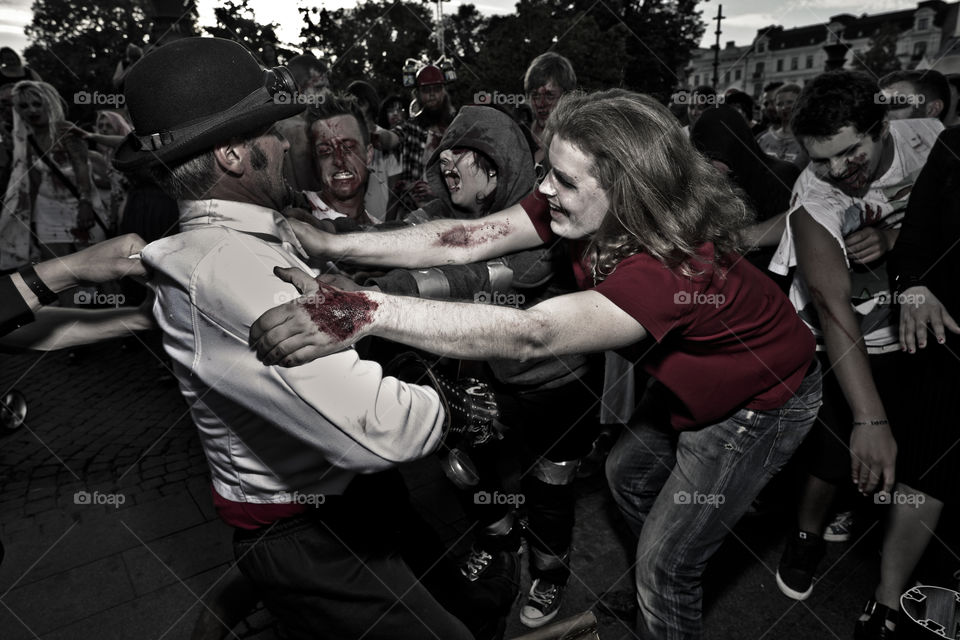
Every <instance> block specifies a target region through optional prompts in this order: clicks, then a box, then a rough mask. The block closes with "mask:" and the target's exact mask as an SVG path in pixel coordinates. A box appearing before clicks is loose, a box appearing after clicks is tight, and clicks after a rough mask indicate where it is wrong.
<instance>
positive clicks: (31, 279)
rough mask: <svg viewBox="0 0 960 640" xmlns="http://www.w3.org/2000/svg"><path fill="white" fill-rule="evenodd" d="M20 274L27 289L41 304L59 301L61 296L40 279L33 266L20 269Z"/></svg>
mask: <svg viewBox="0 0 960 640" xmlns="http://www.w3.org/2000/svg"><path fill="white" fill-rule="evenodd" d="M18 273H19V274H20V277H21V278H23V283H24V284H25V285H27V288H28V289H30V291H32V292H33V293H34V295H35V296H37V300H39V301H40V304H52V303H54V302H56V301H57V300H58V299H59V296H57V294H56V293H54V292H53V291H52V290H51V289H50V287H48V286H47V285H46V284H45V283H44V281H43V280H41V279H40V276H38V275H37V271H36V269H34V268H33V265H32V264H31V265H30V266H28V267H24V268H22V269H20V270H19V271H18Z"/></svg>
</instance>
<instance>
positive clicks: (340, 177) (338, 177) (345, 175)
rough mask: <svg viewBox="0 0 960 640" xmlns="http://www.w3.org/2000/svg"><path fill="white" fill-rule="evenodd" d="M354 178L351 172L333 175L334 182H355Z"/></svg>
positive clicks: (339, 172)
mask: <svg viewBox="0 0 960 640" xmlns="http://www.w3.org/2000/svg"><path fill="white" fill-rule="evenodd" d="M354 177H355V176H354V175H353V172H351V171H337V172H336V173H335V174H333V179H334V180H353V179H354Z"/></svg>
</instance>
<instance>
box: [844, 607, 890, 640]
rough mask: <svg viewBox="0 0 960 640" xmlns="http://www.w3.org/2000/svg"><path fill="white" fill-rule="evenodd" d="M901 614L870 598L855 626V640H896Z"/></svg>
mask: <svg viewBox="0 0 960 640" xmlns="http://www.w3.org/2000/svg"><path fill="white" fill-rule="evenodd" d="M899 615H900V612H899V611H894V610H893V609H891V608H890V607H887V606H884V605H882V604H879V603H878V602H877V601H876V600H870V601H869V602H867V606H866V607H864V608H863V613H862V614H860V619H859V620H857V626H856V627H854V630H853V637H854V640H894V638H896V637H897V635H896V633H897V618H898V617H899Z"/></svg>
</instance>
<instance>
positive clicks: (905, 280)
mask: <svg viewBox="0 0 960 640" xmlns="http://www.w3.org/2000/svg"><path fill="white" fill-rule="evenodd" d="M895 281H896V287H895V288H894V293H895V294H896V295H897V296H899V295H900V294H901V293H903V292H904V291H906V290H907V289H909V288H910V287H925V286H927V285H925V284H923V282H922V281H921V280H920V278H919V277H918V276H906V277H904V276H897V277H896V279H895Z"/></svg>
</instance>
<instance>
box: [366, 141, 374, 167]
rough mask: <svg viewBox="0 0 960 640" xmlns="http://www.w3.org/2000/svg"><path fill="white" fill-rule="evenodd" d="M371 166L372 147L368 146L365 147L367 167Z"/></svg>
mask: <svg viewBox="0 0 960 640" xmlns="http://www.w3.org/2000/svg"><path fill="white" fill-rule="evenodd" d="M371 164H373V145H372V144H368V145H367V166H368V167H369V166H370V165H371Z"/></svg>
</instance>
